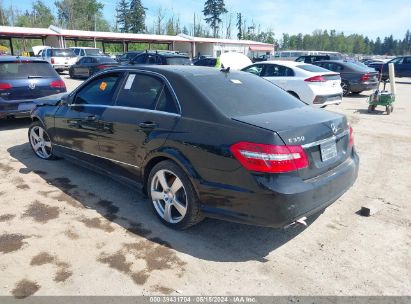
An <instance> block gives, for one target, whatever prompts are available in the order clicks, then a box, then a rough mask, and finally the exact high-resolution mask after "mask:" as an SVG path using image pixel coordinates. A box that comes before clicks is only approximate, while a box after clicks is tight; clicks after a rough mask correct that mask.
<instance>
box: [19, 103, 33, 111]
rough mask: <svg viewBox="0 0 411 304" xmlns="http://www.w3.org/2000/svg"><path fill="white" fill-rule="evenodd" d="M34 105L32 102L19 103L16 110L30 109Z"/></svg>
mask: <svg viewBox="0 0 411 304" xmlns="http://www.w3.org/2000/svg"><path fill="white" fill-rule="evenodd" d="M34 107H35V104H34V103H22V104H19V107H18V110H19V111H31V110H32V109H33V108H34Z"/></svg>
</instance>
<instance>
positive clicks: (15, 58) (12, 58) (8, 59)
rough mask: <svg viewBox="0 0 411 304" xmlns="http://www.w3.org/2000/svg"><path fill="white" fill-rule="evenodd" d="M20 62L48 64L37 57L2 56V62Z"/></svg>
mask: <svg viewBox="0 0 411 304" xmlns="http://www.w3.org/2000/svg"><path fill="white" fill-rule="evenodd" d="M18 61H24V62H27V61H33V62H34V61H36V62H47V61H45V60H43V59H41V58H37V57H26V56H0V62H18Z"/></svg>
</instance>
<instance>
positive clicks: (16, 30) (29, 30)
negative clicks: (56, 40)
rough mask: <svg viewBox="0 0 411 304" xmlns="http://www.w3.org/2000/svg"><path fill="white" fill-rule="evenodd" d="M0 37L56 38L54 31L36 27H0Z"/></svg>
mask: <svg viewBox="0 0 411 304" xmlns="http://www.w3.org/2000/svg"><path fill="white" fill-rule="evenodd" d="M0 35H2V36H6V35H7V36H13V35H19V36H22V35H24V36H58V34H57V33H56V32H55V31H52V30H51V29H49V28H36V27H18V26H0Z"/></svg>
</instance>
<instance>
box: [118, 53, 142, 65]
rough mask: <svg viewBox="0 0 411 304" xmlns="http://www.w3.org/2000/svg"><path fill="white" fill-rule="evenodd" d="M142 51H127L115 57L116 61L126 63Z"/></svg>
mask: <svg viewBox="0 0 411 304" xmlns="http://www.w3.org/2000/svg"><path fill="white" fill-rule="evenodd" d="M141 53H143V51H129V52H126V53H124V54H122V55H120V56H118V57H117V59H116V60H117V61H118V62H120V63H128V62H130V60H132V59H133V58H134V57H136V56H137V55H139V54H141Z"/></svg>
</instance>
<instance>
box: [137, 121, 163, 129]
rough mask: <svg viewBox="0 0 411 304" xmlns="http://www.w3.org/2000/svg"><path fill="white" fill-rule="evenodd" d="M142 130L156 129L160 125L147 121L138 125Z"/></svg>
mask: <svg viewBox="0 0 411 304" xmlns="http://www.w3.org/2000/svg"><path fill="white" fill-rule="evenodd" d="M138 125H139V126H140V128H142V129H154V128H155V127H157V126H158V125H157V124H156V123H155V122H152V121H146V122H142V123H139V124H138Z"/></svg>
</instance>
